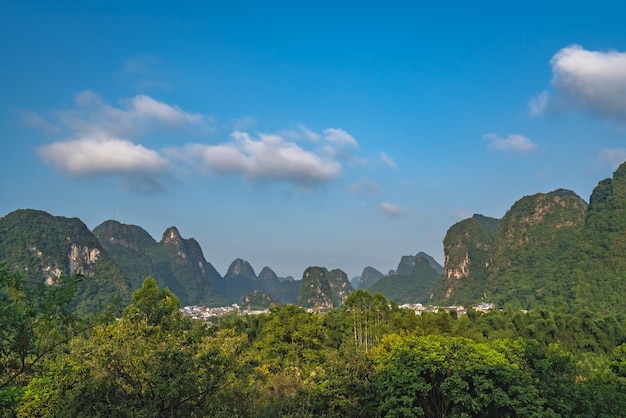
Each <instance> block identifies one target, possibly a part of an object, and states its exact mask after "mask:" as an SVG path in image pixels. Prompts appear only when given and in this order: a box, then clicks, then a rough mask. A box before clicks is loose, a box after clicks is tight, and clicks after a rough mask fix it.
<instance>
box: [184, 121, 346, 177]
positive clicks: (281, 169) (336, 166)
mask: <svg viewBox="0 0 626 418" xmlns="http://www.w3.org/2000/svg"><path fill="white" fill-rule="evenodd" d="M184 154H186V155H187V156H188V157H189V158H195V159H199V160H200V161H201V163H203V164H204V165H205V166H206V167H208V168H210V169H211V170H213V171H215V172H217V173H219V174H222V175H242V176H244V177H245V178H247V179H249V180H281V181H286V182H290V183H294V184H297V185H299V186H304V187H310V186H313V185H316V184H319V183H323V182H328V181H331V180H333V179H335V178H336V177H338V176H339V175H340V174H341V172H342V166H341V164H340V163H339V162H338V161H336V160H333V159H331V158H328V157H325V156H323V155H321V154H319V153H316V152H314V151H308V150H305V149H303V148H301V147H300V146H298V145H297V144H296V143H294V142H288V141H286V140H285V139H284V138H283V137H282V136H279V135H276V134H258V138H253V137H251V136H250V135H249V134H248V133H246V132H241V131H235V132H234V133H233V134H232V141H230V142H227V143H223V144H219V145H204V144H190V145H187V146H186V147H185V148H184Z"/></svg>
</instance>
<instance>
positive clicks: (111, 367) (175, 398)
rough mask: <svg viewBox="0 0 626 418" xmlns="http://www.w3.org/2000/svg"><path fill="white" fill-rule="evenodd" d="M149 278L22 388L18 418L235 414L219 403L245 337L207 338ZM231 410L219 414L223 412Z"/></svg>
mask: <svg viewBox="0 0 626 418" xmlns="http://www.w3.org/2000/svg"><path fill="white" fill-rule="evenodd" d="M177 305H178V302H177V299H175V298H173V297H172V294H171V293H170V292H169V291H168V290H163V291H161V290H159V289H158V287H157V286H156V284H155V283H154V281H153V280H152V279H150V278H148V279H146V280H145V281H144V284H143V286H142V288H141V289H140V290H138V291H136V292H135V294H134V295H133V304H131V305H130V306H129V307H128V308H126V310H125V311H124V314H123V315H122V318H120V319H119V320H118V321H114V322H112V323H110V324H101V325H98V326H97V327H95V328H94V329H93V331H92V332H91V334H90V335H88V336H85V337H84V338H76V339H74V340H72V341H71V342H70V345H69V347H68V350H67V353H66V354H64V355H62V356H58V357H56V358H53V359H51V360H50V361H49V362H48V363H47V364H46V369H45V370H44V372H43V373H42V374H41V375H40V376H38V377H37V378H35V379H33V380H32V381H31V383H30V384H29V385H28V386H27V388H26V391H25V394H24V397H23V402H22V405H21V406H20V408H19V410H18V415H19V416H24V417H30V416H42V415H43V416H53V417H54V416H59V417H63V416H73V417H87V416H90V417H94V416H95V417H108V416H133V417H153V416H159V417H178V416H180V417H183V416H184V417H186V416H205V414H208V415H216V414H217V412H216V413H211V411H213V412H215V411H219V413H223V414H224V415H236V413H233V410H232V409H236V408H237V405H233V404H224V403H219V402H217V399H221V400H222V401H223V400H224V399H228V396H226V395H224V396H221V395H220V393H221V390H222V388H223V387H225V386H226V385H227V382H228V376H229V373H230V372H231V371H232V368H233V367H235V366H234V365H235V364H236V362H235V361H234V359H235V358H236V357H237V356H238V355H239V353H240V352H241V350H242V347H243V345H244V344H246V342H247V341H246V340H247V338H246V336H245V335H238V334H236V333H234V332H233V331H219V332H217V333H216V335H214V336H211V335H209V333H208V331H207V330H206V329H204V328H203V327H202V325H201V324H199V323H193V322H191V320H188V319H186V318H184V317H183V316H182V314H181V313H180V311H179V310H178V308H177ZM228 408H231V410H230V411H228V412H225V409H228Z"/></svg>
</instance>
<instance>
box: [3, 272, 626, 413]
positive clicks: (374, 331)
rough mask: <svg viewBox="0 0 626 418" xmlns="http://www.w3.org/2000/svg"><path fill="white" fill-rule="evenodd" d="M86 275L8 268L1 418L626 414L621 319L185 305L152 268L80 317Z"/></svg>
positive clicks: (364, 306)
mask: <svg viewBox="0 0 626 418" xmlns="http://www.w3.org/2000/svg"><path fill="white" fill-rule="evenodd" d="M81 280H82V278H81V277H80V276H72V277H67V276H61V277H60V278H59V279H57V281H56V282H55V285H54V286H50V285H45V284H42V285H38V286H34V285H30V284H29V283H28V282H27V281H25V280H24V279H23V277H22V275H21V274H20V273H19V272H15V271H12V270H10V269H9V268H7V267H6V265H4V266H2V268H1V269H0V324H2V327H1V328H0V347H1V349H0V411H2V412H1V414H2V416H4V417H16V416H17V417H70V416H71V417H87V416H88V417H289V416H291V417H302V416H327V417H331V416H337V417H378V416H388V417H419V416H426V417H452V416H453V417H460V416H467V417H470V416H475V417H505V416H510V417H559V416H563V417H569V416H577V417H610V416H620V415H621V414H622V413H623V411H624V410H626V345H622V343H623V342H624V339H625V337H626V330H625V329H624V326H623V325H622V324H623V322H622V321H621V318H617V317H614V316H610V315H601V314H598V313H592V312H589V311H580V312H578V313H576V314H570V313H565V312H558V311H550V310H547V309H541V310H537V311H529V312H522V311H519V310H514V309H512V308H511V307H510V306H507V307H505V309H502V310H494V311H492V312H488V313H480V312H477V311H473V310H471V309H470V310H469V311H468V312H467V314H466V315H462V316H457V314H456V312H454V311H453V312H450V313H447V312H445V311H440V312H436V313H424V314H422V315H416V314H415V313H414V312H413V311H411V310H407V309H401V308H399V307H398V305H397V304H396V303H394V302H389V301H387V300H386V298H385V297H384V296H383V295H381V294H380V293H377V294H375V295H371V294H370V293H368V292H366V291H362V290H358V291H356V292H354V293H352V294H351V295H350V296H348V298H347V299H346V301H345V304H344V306H343V308H340V309H339V308H334V309H332V310H330V311H329V312H328V313H326V314H323V315H322V314H317V313H310V312H307V311H306V310H305V309H303V308H301V307H297V306H294V305H284V306H280V307H274V308H273V309H271V311H270V312H269V313H267V314H262V315H255V316H252V315H239V314H232V315H229V316H225V317H221V318H215V319H214V320H213V323H212V326H206V325H205V324H203V323H202V322H201V321H194V320H191V319H188V318H185V317H183V316H182V314H181V312H180V310H179V308H180V303H179V300H178V298H177V297H176V296H175V295H174V294H173V293H172V292H171V291H169V290H168V289H161V288H159V286H158V285H157V283H156V281H155V280H154V279H152V278H147V279H145V280H144V282H143V284H142V286H141V287H140V289H138V290H136V291H135V292H134V293H133V295H132V301H131V303H130V305H128V306H127V307H125V308H124V309H123V311H122V312H121V313H120V314H116V313H115V310H112V311H104V312H103V313H101V314H99V315H96V316H93V315H92V316H84V315H82V316H81V315H77V314H76V313H75V311H74V310H72V309H71V306H72V303H73V300H74V299H75V298H76V295H77V289H78V286H79V283H80V281H81Z"/></svg>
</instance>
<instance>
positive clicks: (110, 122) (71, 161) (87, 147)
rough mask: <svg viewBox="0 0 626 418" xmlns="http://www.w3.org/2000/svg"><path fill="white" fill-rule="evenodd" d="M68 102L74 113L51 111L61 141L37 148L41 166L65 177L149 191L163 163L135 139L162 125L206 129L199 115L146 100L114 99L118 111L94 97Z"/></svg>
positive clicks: (84, 94) (78, 97)
mask: <svg viewBox="0 0 626 418" xmlns="http://www.w3.org/2000/svg"><path fill="white" fill-rule="evenodd" d="M74 101H75V104H76V106H75V108H74V109H70V110H63V111H59V112H57V113H56V114H55V115H56V118H57V124H56V125H51V126H54V127H55V128H56V129H57V130H58V131H60V132H61V133H62V136H63V137H64V138H63V139H62V140H60V141H56V142H54V143H52V144H49V145H45V146H42V147H39V148H38V149H37V153H38V154H39V156H40V157H41V159H42V160H43V161H44V162H46V163H48V164H51V165H53V166H54V167H56V168H58V169H60V170H61V171H63V172H65V173H66V174H68V175H71V176H76V177H83V176H91V177H93V176H99V175H102V176H116V175H117V176H119V177H120V179H121V180H122V182H123V183H124V184H126V185H127V186H128V187H131V188H132V187H134V185H139V187H140V188H142V189H145V185H146V184H150V185H151V186H150V188H152V189H153V188H154V185H155V184H157V183H158V179H157V177H159V176H161V175H162V174H163V172H164V171H165V170H166V168H167V166H168V164H167V162H166V160H165V159H164V158H163V157H162V156H161V155H160V154H159V153H158V152H157V151H155V150H151V149H148V148H146V147H145V146H143V145H140V144H138V143H136V142H135V140H136V139H137V137H140V136H142V135H145V134H148V133H150V132H152V131H155V130H158V129H161V128H162V127H164V126H166V127H174V128H176V129H185V130H194V131H197V130H198V129H199V130H200V131H206V130H208V129H209V126H208V125H207V124H206V120H207V118H206V117H205V116H203V115H200V114H194V113H189V112H185V111H183V110H182V109H181V108H179V107H178V106H172V105H168V104H166V103H163V102H160V101H158V100H155V99H153V98H152V97H150V96H145V95H137V96H135V97H133V98H130V99H124V100H120V104H121V106H120V107H115V106H111V105H108V104H106V103H104V102H103V101H102V99H101V98H100V97H99V96H98V95H97V94H95V93H93V92H91V91H83V92H81V93H79V94H78V95H76V97H75V100H74ZM31 120H34V121H36V120H37V119H34V118H32V117H31ZM42 120H43V119H42ZM148 177H150V178H151V179H150V180H149V181H147V179H148Z"/></svg>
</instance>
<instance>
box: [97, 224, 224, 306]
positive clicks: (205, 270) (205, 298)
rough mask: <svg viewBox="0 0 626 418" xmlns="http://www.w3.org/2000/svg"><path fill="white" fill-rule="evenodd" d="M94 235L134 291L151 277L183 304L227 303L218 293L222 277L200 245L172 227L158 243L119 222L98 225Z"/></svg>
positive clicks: (145, 234) (140, 229) (145, 233)
mask: <svg viewBox="0 0 626 418" xmlns="http://www.w3.org/2000/svg"><path fill="white" fill-rule="evenodd" d="M94 234H95V235H96V236H97V237H98V239H99V241H100V243H101V244H102V246H103V247H104V248H106V250H107V251H108V252H109V253H110V254H111V256H112V257H113V258H114V259H115V262H116V263H117V264H118V265H119V266H120V267H121V269H122V271H123V272H124V274H125V275H126V276H127V277H128V279H129V282H130V283H131V286H132V288H133V290H134V289H138V288H139V287H141V284H142V283H143V280H144V279H145V278H146V277H148V276H151V277H153V278H154V279H155V280H156V282H157V283H158V285H159V286H160V287H167V288H169V289H170V290H171V291H172V292H173V293H174V294H175V295H176V296H177V297H178V298H179V299H180V302H181V304H182V305H207V306H219V305H224V304H226V303H227V302H226V300H225V299H224V298H222V297H221V296H220V295H218V293H217V291H216V290H215V286H216V285H217V283H218V282H219V281H220V280H221V279H222V278H221V276H220V275H219V273H218V272H217V271H216V270H215V268H214V267H213V266H212V265H211V263H209V262H207V261H206V259H205V258H204V255H203V253H202V249H201V248H200V245H199V244H198V242H197V241H196V240H195V239H193V238H190V239H184V238H182V237H181V235H180V232H179V231H178V229H176V228H175V227H170V228H168V229H167V230H166V231H165V232H164V233H163V237H162V239H161V241H160V242H158V243H157V242H156V241H155V240H154V239H153V238H152V237H151V236H150V234H148V232H146V231H145V230H144V229H142V228H141V227H139V226H136V225H126V224H122V223H120V222H117V221H106V222H104V223H102V224H100V225H98V226H97V227H96V228H94Z"/></svg>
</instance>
